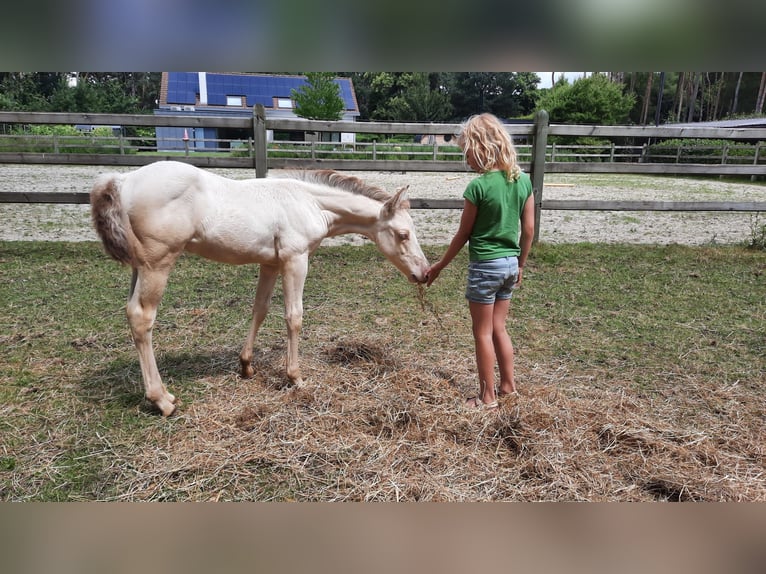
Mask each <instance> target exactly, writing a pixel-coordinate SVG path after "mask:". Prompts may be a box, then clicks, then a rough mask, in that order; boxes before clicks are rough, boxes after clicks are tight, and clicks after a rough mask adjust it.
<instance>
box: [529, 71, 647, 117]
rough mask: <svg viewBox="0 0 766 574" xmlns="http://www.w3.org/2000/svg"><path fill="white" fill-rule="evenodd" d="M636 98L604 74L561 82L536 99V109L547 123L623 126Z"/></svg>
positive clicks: (562, 80)
mask: <svg viewBox="0 0 766 574" xmlns="http://www.w3.org/2000/svg"><path fill="white" fill-rule="evenodd" d="M635 103H636V96H635V94H632V93H624V92H623V86H622V85H621V84H616V83H614V82H612V81H610V80H609V78H607V77H606V76H604V75H601V74H592V75H590V76H588V77H587V78H581V79H579V80H575V81H574V83H573V84H570V83H569V82H567V81H566V80H565V79H561V80H559V82H557V83H556V85H555V86H553V87H552V88H551V89H550V90H548V91H547V92H546V93H545V94H543V96H542V97H541V98H540V101H539V103H538V109H544V110H546V111H547V112H548V114H549V117H550V121H551V123H571V124H601V125H616V124H621V123H627V121H628V117H629V114H630V111H631V110H632V109H633V106H634V105H635Z"/></svg>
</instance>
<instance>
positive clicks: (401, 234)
mask: <svg viewBox="0 0 766 574" xmlns="http://www.w3.org/2000/svg"><path fill="white" fill-rule="evenodd" d="M409 238H410V232H409V231H400V232H399V239H400V240H401V241H407V240H408V239H409Z"/></svg>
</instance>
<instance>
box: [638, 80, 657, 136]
mask: <svg viewBox="0 0 766 574" xmlns="http://www.w3.org/2000/svg"><path fill="white" fill-rule="evenodd" d="M653 80H654V72H649V77H648V78H647V79H646V90H644V106H643V108H642V109H641V121H640V123H641V125H642V126H645V125H646V122H647V118H648V117H649V100H650V99H651V97H652V83H653Z"/></svg>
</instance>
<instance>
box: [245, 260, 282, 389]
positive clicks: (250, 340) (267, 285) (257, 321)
mask: <svg viewBox="0 0 766 574" xmlns="http://www.w3.org/2000/svg"><path fill="white" fill-rule="evenodd" d="M278 276H279V269H278V268H277V267H272V266H268V265H261V270H260V274H259V276H258V287H257V288H256V290H255V301H254V302H253V321H252V323H251V324H250V331H249V332H248V334H247V339H246V340H245V344H244V346H243V347H242V352H241V353H240V354H239V365H240V369H241V370H240V373H241V375H242V378H245V379H249V378H250V377H252V376H253V375H254V374H255V371H254V369H253V345H255V337H256V336H257V335H258V329H260V327H261V323H263V320H264V319H265V318H266V313H268V311H269V304H270V303H271V295H272V293H273V292H274V285H275V284H276V282H277V277H278Z"/></svg>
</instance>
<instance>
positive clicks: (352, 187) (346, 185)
mask: <svg viewBox="0 0 766 574" xmlns="http://www.w3.org/2000/svg"><path fill="white" fill-rule="evenodd" d="M288 177H292V178H295V179H300V180H302V181H307V182H309V183H319V184H322V185H327V186H330V187H334V188H337V189H343V190H346V191H348V192H350V193H355V194H358V195H363V196H365V197H369V198H370V199H374V200H376V201H380V202H385V201H386V200H388V199H391V194H390V193H389V192H387V191H386V190H385V189H381V188H380V187H376V186H374V185H368V184H366V183H364V182H363V181H362V180H361V179H359V178H358V177H354V176H353V175H343V174H341V173H338V172H337V171H334V170H331V169H311V170H303V171H296V172H291V173H290V174H288Z"/></svg>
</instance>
